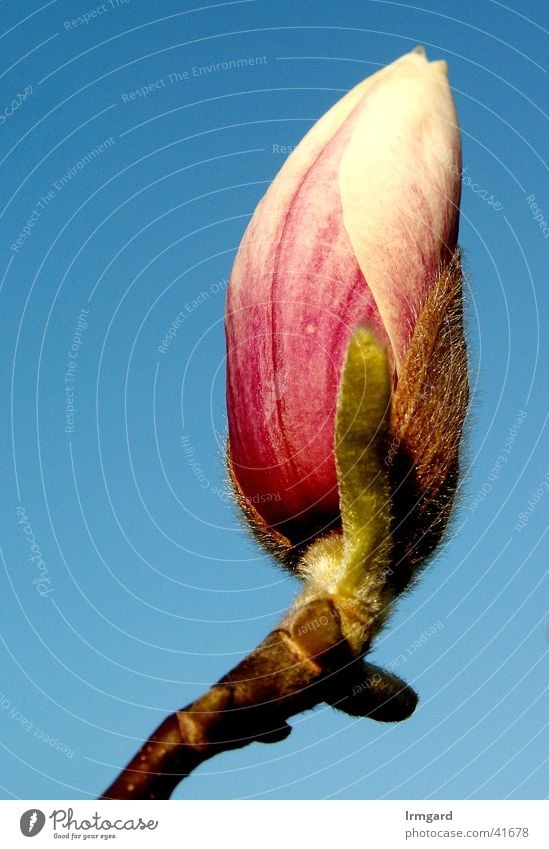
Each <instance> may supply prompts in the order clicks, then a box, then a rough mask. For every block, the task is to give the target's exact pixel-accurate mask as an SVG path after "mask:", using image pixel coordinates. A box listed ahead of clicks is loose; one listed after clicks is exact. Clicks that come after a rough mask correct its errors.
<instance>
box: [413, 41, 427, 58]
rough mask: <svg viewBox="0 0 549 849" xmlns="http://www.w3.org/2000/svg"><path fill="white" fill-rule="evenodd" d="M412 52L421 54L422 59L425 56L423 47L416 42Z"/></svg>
mask: <svg viewBox="0 0 549 849" xmlns="http://www.w3.org/2000/svg"><path fill="white" fill-rule="evenodd" d="M412 53H417V54H418V55H419V56H423V58H424V59H426V58H427V54H426V52H425V48H424V47H423V46H422V45H421V44H418V45H417V47H414V49H413V50H412Z"/></svg>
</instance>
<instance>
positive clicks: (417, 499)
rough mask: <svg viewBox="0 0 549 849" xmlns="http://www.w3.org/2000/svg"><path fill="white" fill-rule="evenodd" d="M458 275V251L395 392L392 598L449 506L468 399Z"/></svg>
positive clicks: (436, 536) (435, 536)
mask: <svg viewBox="0 0 549 849" xmlns="http://www.w3.org/2000/svg"><path fill="white" fill-rule="evenodd" d="M462 277H463V276H462V271H461V263H460V255H459V251H458V250H456V252H455V254H454V256H453V257H452V260H451V262H450V263H449V265H448V266H447V267H446V268H445V269H444V270H443V271H442V273H441V274H440V275H439V277H438V280H437V282H436V284H435V285H434V287H433V289H432V290H431V292H430V294H429V297H428V298H427V301H426V303H425V305H424V307H423V309H422V311H421V313H420V315H419V316H418V320H417V323H416V327H415V331H414V335H413V337H412V341H411V344H410V347H409V349H408V353H407V356H406V360H405V362H404V365H403V367H402V369H401V371H400V375H399V380H398V386H397V388H396V390H395V392H394V394H393V402H392V408H391V426H390V434H389V437H388V450H387V456H386V459H385V462H386V464H387V465H388V466H389V469H390V475H391V482H392V499H393V516H394V525H393V543H394V546H395V548H394V567H393V576H392V579H393V581H394V582H395V591H396V592H397V593H398V592H401V591H402V590H403V589H404V588H405V587H406V586H407V585H408V583H409V582H410V580H411V579H412V578H413V577H414V574H415V573H416V572H417V570H418V567H420V566H421V565H423V564H424V563H425V562H426V560H427V559H428V558H429V557H430V556H431V555H432V553H433V552H434V550H435V548H436V546H437V545H438V544H439V542H440V540H441V538H442V536H443V533H444V531H445V529H446V527H447V525H448V521H449V519H450V514H451V511H452V506H453V502H454V496H455V492H456V487H457V482H458V474H459V447H460V441H461V435H462V430H463V422H464V419H465V414H466V412H467V404H468V399H469V391H468V373H467V350H466V343H465V334H464V327H463V300H462Z"/></svg>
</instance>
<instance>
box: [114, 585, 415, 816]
mask: <svg viewBox="0 0 549 849" xmlns="http://www.w3.org/2000/svg"><path fill="white" fill-rule="evenodd" d="M324 701H326V702H328V703H329V704H332V705H333V706H335V707H340V708H341V709H343V710H345V711H346V712H347V713H350V714H353V715H357V716H370V717H372V718H374V719H378V720H381V721H397V720H400V719H405V718H406V717H407V716H409V715H410V713H412V712H413V710H414V708H415V705H416V701H417V697H416V695H415V693H414V692H413V691H412V690H411V689H410V688H409V687H407V686H406V685H405V684H404V682H403V681H401V680H400V679H399V678H397V677H396V676H392V675H389V674H388V673H386V672H385V671H384V670H381V669H379V668H377V667H374V666H371V665H370V664H365V663H363V662H362V658H361V657H357V656H356V655H355V653H354V652H353V650H352V649H351V647H350V645H349V644H348V642H347V641H346V640H345V639H344V637H343V636H342V632H341V621H340V617H339V613H338V610H337V608H336V607H335V604H334V602H333V600H332V599H331V598H329V597H323V598H319V599H315V600H313V601H310V602H308V603H306V604H303V605H302V606H300V607H297V608H294V609H293V610H292V611H291V612H290V613H289V614H288V616H287V617H286V618H285V619H284V620H283V622H282V623H281V624H280V626H279V627H278V628H276V629H275V630H273V631H272V632H271V633H270V634H269V635H268V637H267V638H266V639H265V640H264V641H263V642H262V643H261V644H260V645H259V646H258V647H257V648H256V649H254V650H253V651H252V652H251V653H250V654H249V655H248V656H247V657H246V658H245V659H244V660H243V661H242V662H241V663H239V664H238V665H237V666H236V667H235V668H234V669H233V670H231V672H229V673H228V674H227V675H225V676H224V677H223V678H222V679H221V680H220V681H219V682H218V683H217V684H214V685H213V687H211V689H210V690H208V692H207V693H205V694H204V695H203V696H201V697H200V698H199V699H197V701H195V702H193V703H192V704H191V705H188V706H187V707H186V708H183V709H182V710H180V711H178V712H177V713H174V714H172V715H171V716H170V717H169V718H168V719H166V720H165V721H164V722H163V723H162V724H161V725H160V726H159V728H157V730H156V731H155V732H154V734H153V735H152V736H151V737H150V738H149V740H148V741H147V742H146V743H145V745H144V746H143V747H142V748H141V750H140V751H139V752H138V753H137V755H136V756H135V757H134V758H133V759H132V761H130V763H129V764H128V766H127V767H126V768H125V769H124V770H123V772H122V773H121V774H120V776H119V777H118V778H117V779H116V780H115V781H114V783H113V784H112V785H111V786H110V787H109V788H108V790H106V791H105V793H104V795H103V796H102V797H101V798H102V799H168V798H169V797H170V795H171V793H172V792H173V790H174V789H175V787H176V786H177V785H178V784H179V782H180V781H181V780H182V779H183V778H185V777H186V776H188V775H189V773H190V772H192V770H194V769H195V768H196V767H197V766H198V765H199V764H201V763H202V762H203V761H205V760H207V759H208V758H211V757H213V756H214V755H216V754H219V753H220V752H226V751H229V750H231V749H238V748H241V747H243V746H247V745H248V744H249V743H252V742H254V741H260V742H264V743H274V742H277V741H278V740H282V739H284V738H285V737H287V736H288V734H289V733H290V731H291V728H290V726H289V725H288V724H287V722H286V720H287V719H289V718H290V717H291V716H293V715H294V714H296V713H300V712H301V711H303V710H306V709H309V708H312V707H314V706H315V705H317V704H319V703H321V702H324Z"/></svg>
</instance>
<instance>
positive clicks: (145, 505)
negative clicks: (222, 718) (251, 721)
mask: <svg viewBox="0 0 549 849" xmlns="http://www.w3.org/2000/svg"><path fill="white" fill-rule="evenodd" d="M152 7H153V4H150V3H144V2H138V0H132V2H126V3H123V2H119V3H115V2H113V3H112V4H111V3H110V2H107V3H105V4H99V3H94V2H88V0H75V2H68V0H53V2H49V3H38V2H34V0H32V1H31V2H27V3H25V4H24V8H22V4H20V3H16V2H15V0H6V2H4V3H3V4H2V30H1V33H0V36H1V39H2V68H1V72H0V93H1V97H0V124H1V126H0V154H1V158H2V164H1V174H2V196H1V207H2V208H1V210H0V228H1V234H2V238H1V242H0V249H1V256H0V284H1V288H0V299H1V304H2V306H1V309H0V325H1V331H0V348H1V357H2V362H3V363H4V368H3V369H2V372H1V380H2V389H1V393H0V398H1V403H2V416H1V421H2V423H3V426H4V427H5V434H4V437H3V440H2V444H3V446H4V453H3V464H2V467H3V486H2V491H1V499H2V516H3V523H2V527H3V530H2V538H1V544H2V564H1V566H2V568H1V570H0V576H1V577H0V582H1V586H2V589H1V591H2V597H3V599H4V605H3V607H4V610H3V616H2V623H1V626H0V634H1V642H0V653H1V655H2V668H3V675H2V682H1V684H0V690H1V693H0V744H1V752H2V756H1V757H2V764H3V767H2V770H1V776H0V783H1V788H2V789H1V790H0V793H1V794H2V795H3V797H4V798H8V799H9V798H13V797H15V798H52V799H53V798H82V799H86V798H93V797H95V796H97V795H98V794H100V792H101V791H102V790H103V789H104V787H105V786H107V784H109V783H110V781H111V780H112V778H113V777H114V775H115V772H116V770H117V769H118V768H119V767H121V766H122V765H123V764H124V763H125V762H126V761H127V760H128V758H129V757H130V756H131V755H132V754H133V752H134V750H135V749H136V748H137V747H138V745H139V743H140V742H141V741H142V740H143V739H144V738H145V737H146V736H147V735H148V734H149V733H150V732H151V731H152V730H153V728H154V727H155V726H156V725H157V724H158V723H159V722H160V721H161V719H162V718H163V717H164V716H165V715H167V714H168V713H170V712H172V711H173V710H175V709H176V708H178V707H181V706H182V705H184V704H187V703H189V702H190V701H192V699H193V698H195V697H196V696H198V695H199V694H200V693H201V692H202V691H203V690H204V688H205V687H206V686H207V685H208V684H209V683H211V682H213V681H214V680H217V678H219V677H220V676H221V675H222V674H223V673H224V672H226V671H227V670H228V669H229V668H230V667H231V666H233V665H234V664H235V663H236V662H237V661H238V659H240V658H241V657H242V656H243V655H244V654H245V653H247V652H248V651H249V650H250V649H251V648H252V647H253V646H254V645H256V644H257V642H258V641H259V640H260V639H261V638H262V637H263V636H264V635H265V634H266V632H267V631H268V630H269V629H270V628H271V627H272V626H273V625H274V624H275V622H276V621H277V620H278V618H279V617H280V616H281V614H282V613H283V611H284V610H285V609H286V608H287V606H288V605H289V603H290V602H291V599H292V597H293V596H294V594H295V592H296V590H297V584H296V582H295V581H294V580H293V579H292V578H291V577H289V576H288V575H286V574H283V573H281V572H280V571H279V570H278V569H277V568H276V567H275V566H274V564H273V563H271V562H270V561H269V560H268V558H267V557H266V556H265V555H264V554H262V553H261V552H260V551H258V549H257V548H256V547H255V545H254V544H253V543H252V542H251V540H250V539H249V538H248V536H247V534H246V532H245V530H244V529H243V527H242V524H241V522H240V520H239V518H238V516H237V514H236V512H235V509H234V507H233V505H232V503H231V501H230V499H229V498H228V497H227V494H226V492H227V490H226V480H225V473H224V463H223V446H224V439H225V430H226V414H225V402H224V367H225V364H224V356H225V352H224V335H223V322H222V318H223V303H224V292H225V288H226V280H227V278H228V276H229V273H230V268H231V264H232V260H233V258H234V255H235V251H236V249H237V247H238V244H239V241H240V239H241V237H242V234H243V231H244V229H245V227H246V224H247V222H248V220H249V218H250V216H251V214H252V213H253V210H254V208H255V205H256V204H257V202H258V200H259V198H260V197H261V195H262V194H263V192H264V191H265V189H266V187H267V186H268V184H269V182H270V181H271V180H272V179H273V177H274V176H275V174H276V173H277V171H278V169H279V168H280V166H281V164H282V162H283V160H284V156H285V154H284V153H281V152H280V147H281V146H285V145H294V144H296V143H297V142H298V141H299V139H300V138H301V137H302V136H303V135H304V133H305V132H306V131H307V129H308V128H309V127H310V126H311V124H312V123H313V122H314V121H315V120H316V119H317V118H318V117H319V116H320V115H321V114H322V113H323V112H324V111H326V109H328V108H329V107H330V106H331V105H332V104H333V103H334V102H335V100H337V99H338V98H339V97H340V96H341V95H342V94H343V93H344V92H345V91H347V90H348V89H349V88H351V87H352V86H353V85H354V84H356V83H357V82H358V81H360V80H361V79H362V78H363V77H365V76H366V75H368V74H369V73H371V72H373V71H374V70H376V69H377V68H379V67H380V66H383V65H385V64H387V63H389V62H391V61H392V60H393V59H395V58H397V57H398V56H399V55H401V54H402V53H404V52H407V51H408V50H410V49H412V48H413V47H414V46H415V45H416V44H418V43H421V44H423V45H425V47H426V49H427V51H428V54H429V56H430V57H431V58H443V59H446V60H447V62H448V64H449V70H450V80H451V84H452V87H453V90H454V96H455V100H456V105H457V109H458V114H459V118H460V123H461V127H462V133H463V160H464V167H465V169H466V172H465V173H466V175H467V176H468V177H470V183H469V184H468V185H464V187H463V197H462V219H461V232H460V243H461V245H462V248H463V252H464V256H465V266H466V271H467V282H466V298H467V327H468V338H469V350H470V360H471V382H472V391H473V401H472V405H471V412H470V416H469V419H468V425H467V436H466V442H465V447H464V468H465V472H466V474H465V477H464V481H463V486H462V490H461V502H460V506H459V510H458V511H457V513H456V516H455V519H454V525H453V528H454V534H453V535H452V537H451V538H450V539H449V541H448V542H447V543H446V545H445V546H444V549H443V550H441V551H440V552H439V554H438V556H437V557H436V558H435V560H434V562H433V564H432V565H431V566H430V567H429V568H428V570H427V571H426V572H425V574H424V576H423V580H422V581H421V583H420V584H419V585H418V587H417V588H416V589H415V590H414V591H413V592H412V593H410V594H409V595H407V596H406V597H405V598H404V599H402V600H401V602H400V603H399V605H398V607H397V609H396V610H395V613H394V615H393V617H392V620H391V623H390V625H389V627H388V628H387V629H386V630H385V632H384V633H383V635H382V636H381V638H380V639H379V641H378V643H377V644H376V648H375V652H374V657H375V659H376V661H377V662H379V663H385V664H393V666H394V667H395V668H397V671H398V673H399V674H402V676H403V677H405V678H406V680H407V681H409V682H410V683H411V684H412V685H413V686H414V687H415V688H416V689H417V690H418V692H419V694H420V698H421V701H420V706H419V708H418V710H417V712H416V714H415V715H414V716H413V717H412V718H411V719H410V720H409V721H407V722H405V723H402V724H400V725H395V726H383V725H377V724H375V723H373V722H370V721H367V720H356V719H352V718H350V717H347V716H345V715H344V714H341V713H337V712H335V711H334V710H332V709H330V708H327V707H320V708H319V709H317V710H316V711H314V712H312V713H308V714H304V715H300V716H299V717H297V718H296V719H295V720H294V721H293V728H294V730H293V732H292V734H291V735H290V737H289V738H288V739H287V740H286V741H284V742H282V743H279V744H277V745H276V746H271V747H267V746H261V745H260V744H254V745H252V746H249V747H247V748H245V749H243V750H241V751H238V752H232V753H228V754H224V755H222V756H220V757H218V758H216V759H214V760H212V761H210V762H208V763H206V764H205V765H203V766H202V767H201V768H200V769H199V770H197V772H196V773H195V774H194V775H193V776H192V777H191V778H189V779H188V780H187V781H186V782H185V783H184V784H182V785H181V786H180V788H179V790H178V791H177V794H176V795H177V796H178V797H185V798H250V797H252V798H263V799H277V798H313V799H317V798H326V797H330V798H358V799H370V798H404V799H406V798H409V799H414V798H418V799H422V798H433V799H437V798H441V799H445V798H457V799H461V798H495V799H498V798H541V797H542V796H544V795H545V789H544V786H543V783H542V780H541V779H542V769H543V762H544V745H543V743H544V742H545V744H546V742H547V736H546V732H545V731H544V728H545V721H546V713H547V712H546V709H545V711H544V709H543V702H542V694H543V689H544V680H545V678H544V675H543V657H544V654H545V652H546V647H547V626H546V624H545V623H544V614H545V604H544V588H545V586H544V583H543V580H544V576H545V571H546V570H545V563H546V562H547V543H546V540H545V537H544V533H545V526H546V522H544V516H545V515H546V514H547V506H548V505H549V494H547V490H548V488H549V459H548V455H547V451H546V450H545V451H544V447H545V446H546V442H545V441H544V436H545V424H546V377H545V379H544V373H543V370H542V367H541V364H542V361H543V357H544V355H546V353H547V337H546V333H544V330H545V322H544V321H543V316H544V315H546V314H547V313H546V310H547V306H548V305H547V298H548V296H547V287H546V286H544V285H542V283H543V281H542V268H544V266H545V267H546V263H547V250H548V243H549V237H548V236H547V233H548V232H549V231H548V230H547V224H545V225H543V220H545V221H547V220H549V203H548V201H547V198H546V197H545V199H544V197H543V183H542V181H543V179H544V178H545V175H546V172H545V167H544V164H543V160H544V158H545V157H546V153H547V152H546V149H545V150H544V147H545V145H546V130H545V125H544V123H543V112H542V109H543V107H544V106H545V105H546V100H547V97H546V95H547V85H546V73H545V71H544V68H543V61H544V55H545V52H546V50H544V47H545V45H546V42H545V41H544V34H543V30H542V24H543V14H542V12H543V4H542V3H541V2H534V0H525V2H520V3H519V2H518V0H513V2H510V3H506V4H504V3H499V2H493V0H480V2H479V0H476V2H474V3H473V2H468V0H466V2H462V3H460V4H457V6H456V4H455V3H450V2H447V0H440V1H439V0H437V2H435V0H424V2H423V3H422V4H420V5H417V6H416V5H415V4H414V5H412V4H408V3H396V2H394V3H392V2H379V0H375V1H374V0H367V2H359V0H348V2H344V3H340V4H335V3H331V2H317V3H314V4H313V3H295V2H286V0H282V2H276V3H272V2H266V0H250V2H248V0H245V2H231V3H221V4H220V3H206V2H204V3H201V4H198V3H194V2H193V3H191V2H186V0H179V2H171V0H168V2H164V3H162V4H154V9H153V8H152ZM92 13H95V14H92ZM79 16H80V18H79ZM239 59H240V60H243V59H245V60H247V62H241V63H240V64H241V65H245V67H237V68H235V67H233V66H232V65H230V67H229V69H228V70H224V69H223V68H222V67H216V66H221V65H222V63H231V62H233V63H234V62H236V61H237V60H239ZM251 59H253V60H254V61H253V62H251V61H250V60H251ZM143 88H145V89H146V96H145V95H144V94H143V93H141V94H137V92H138V90H142V89H143ZM14 104H15V105H14ZM544 142H545V145H544ZM484 190H485V191H484ZM487 198H492V203H489V202H488V200H487ZM544 227H545V232H544ZM178 316H180V318H179V320H178ZM174 322H176V323H177V322H178V327H177V329H176V332H175V334H174V335H173V336H172V338H171V341H170V344H169V345H168V346H164V347H165V350H164V351H163V352H161V351H159V347H162V346H163V340H164V339H165V338H166V334H167V331H168V330H169V328H170V327H172V326H173V325H174ZM67 375H69V377H68V378H67ZM67 389H69V393H67ZM544 389H545V392H544ZM69 404H72V406H73V407H74V411H72V410H71V409H70V407H68V405H69ZM544 443H545V444H544ZM189 445H190V446H191V447H192V454H189V453H188V452H185V451H184V448H185V446H189ZM32 546H34V548H32ZM31 557H34V558H35V559H34V560H32V559H30V558H31Z"/></svg>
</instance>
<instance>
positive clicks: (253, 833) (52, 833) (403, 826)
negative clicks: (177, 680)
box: [0, 800, 549, 849]
mask: <svg viewBox="0 0 549 849" xmlns="http://www.w3.org/2000/svg"><path fill="white" fill-rule="evenodd" d="M547 814H548V811H547V803H546V802H542V801H507V800H505V801H493V800H487V801H434V802H433V801H429V802H423V801H379V802H378V801H371V800H365V801H292V800H288V801H269V802H267V801H244V800H243V801H188V802H187V801H181V800H177V801H169V802H115V801H113V802H103V801H101V802H95V801H92V802H89V801H21V802H17V801H12V800H9V801H0V833H1V834H2V844H3V845H4V846H9V847H10V849H12V847H15V846H29V840H30V839H34V838H36V844H35V846H36V847H37V849H38V847H42V846H52V845H54V846H63V845H65V846H66V845H68V844H71V845H74V844H86V845H89V844H90V843H92V844H95V845H96V846H97V845H101V846H102V845H105V843H106V842H108V843H109V845H111V846H113V847H116V849H123V847H126V846H151V847H155V849H156V847H162V849H171V847H174V849H175V847H177V849H181V847H185V846H189V845H193V844H194V845H195V846H196V847H206V849H210V847H221V848H222V849H233V847H234V849H246V847H256V846H259V847H261V849H282V847H284V849H286V847H291V849H300V847H311V849H325V848H326V849H340V847H343V846H348V847H352V849H361V847H365V849H366V847H367V849H371V847H372V846H383V847H385V846H386V847H391V849H392V847H401V846H409V847H413V846H417V847H424V846H433V847H437V846H451V845H452V843H453V842H454V841H455V845H456V847H459V846H479V845H480V846H481V845H483V844H484V843H485V844H486V845H488V844H491V845H494V847H496V846H511V845H512V846H516V847H523V849H547V847H549V828H548V822H549V817H548V815H547ZM374 841H375V842H374Z"/></svg>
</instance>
